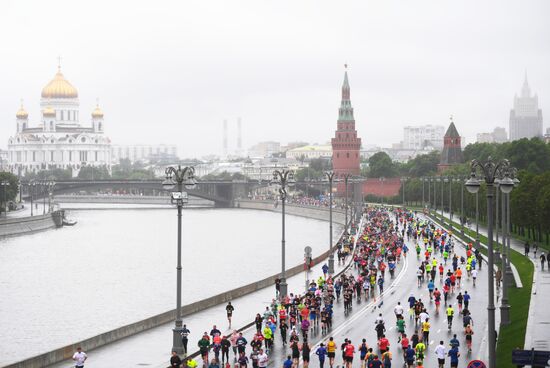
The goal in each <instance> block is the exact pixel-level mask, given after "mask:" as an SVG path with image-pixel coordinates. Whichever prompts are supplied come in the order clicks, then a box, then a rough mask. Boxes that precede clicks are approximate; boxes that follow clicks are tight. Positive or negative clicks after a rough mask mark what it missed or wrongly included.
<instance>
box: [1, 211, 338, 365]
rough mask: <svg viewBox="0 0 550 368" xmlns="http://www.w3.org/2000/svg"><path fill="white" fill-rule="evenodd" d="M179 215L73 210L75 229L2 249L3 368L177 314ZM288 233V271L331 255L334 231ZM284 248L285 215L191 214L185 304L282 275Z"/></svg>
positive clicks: (297, 225)
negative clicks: (309, 251)
mask: <svg viewBox="0 0 550 368" xmlns="http://www.w3.org/2000/svg"><path fill="white" fill-rule="evenodd" d="M78 206H79V207H83V205H82V204H79V205H78ZM176 215H177V211H176V210H175V209H173V208H166V209H159V208H156V209H155V208H150V209H149V208H133V209H120V208H117V207H115V206H113V208H111V209H103V210H100V209H92V210H72V211H70V217H71V218H74V219H76V220H77V221H78V224H77V225H76V226H73V227H64V228H61V229H55V230H48V231H44V232H40V233H37V234H32V235H25V236H21V237H16V238H11V239H5V240H1V241H0V265H1V266H0V341H2V343H1V344H0V366H3V365H5V364H8V363H10V362H14V361H19V360H22V359H24V358H26V357H30V356H34V355H37V354H40V353H42V352H46V351H49V350H52V349H55V348H58V347H61V346H64V345H66V344H69V343H72V342H76V341H79V340H82V339H84V338H87V337H90V336H93V335H96V334H99V333H102V332H105V331H108V330H110V329H113V328H116V327H119V326H122V325H125V324H128V323H131V322H135V321H138V320H140V319H143V318H146V317H149V316H152V315H154V314H158V313H161V312H165V311H167V310H170V309H173V308H175V303H176V297H175V290H176V252H177V242H176V240H177V217H176ZM339 231H341V229H340V227H339V226H335V234H336V233H338V232H339ZM286 233H287V236H286V238H287V242H286V248H287V249H286V254H287V267H291V266H294V265H296V264H298V263H300V262H302V261H303V251H304V247H305V246H306V245H309V246H311V247H312V248H313V253H314V255H317V254H320V253H321V252H323V251H325V250H326V249H327V247H328V223H327V222H323V221H317V220H312V219H306V218H302V217H296V216H290V215H287V230H286ZM335 238H336V235H335ZM280 244H281V215H280V214H278V213H271V212H267V211H253V210H242V209H213V208H193V209H191V208H190V209H185V210H184V212H183V304H187V303H190V302H193V301H196V300H200V299H203V298H205V297H208V296H211V295H215V294H217V293H220V292H222V291H225V290H227V289H231V288H235V287H238V286H241V285H244V284H246V283H249V282H253V281H256V280H258V279H261V278H263V277H267V276H269V275H272V274H275V273H277V272H279V271H280V267H281V245H280Z"/></svg>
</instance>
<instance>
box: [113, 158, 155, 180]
mask: <svg viewBox="0 0 550 368" xmlns="http://www.w3.org/2000/svg"><path fill="white" fill-rule="evenodd" d="M112 178H113V179H129V180H147V179H154V178H155V173H154V172H153V171H152V170H149V169H147V168H145V166H144V165H143V164H142V163H141V162H136V163H133V164H132V162H131V161H130V160H129V159H121V160H120V161H119V163H118V165H115V166H113V168H112Z"/></svg>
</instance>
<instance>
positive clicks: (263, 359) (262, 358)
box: [258, 349, 269, 368]
mask: <svg viewBox="0 0 550 368" xmlns="http://www.w3.org/2000/svg"><path fill="white" fill-rule="evenodd" d="M268 362H269V357H268V356H267V354H266V353H264V349H260V354H258V367H259V368H266V367H267V363H268Z"/></svg>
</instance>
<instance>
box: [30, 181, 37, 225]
mask: <svg viewBox="0 0 550 368" xmlns="http://www.w3.org/2000/svg"><path fill="white" fill-rule="evenodd" d="M36 184H37V183H36V182H35V181H34V180H32V179H31V180H30V181H29V184H28V185H29V194H30V195H31V216H34V206H33V203H32V200H33V196H34V187H35V186H36Z"/></svg>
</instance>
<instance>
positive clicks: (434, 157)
mask: <svg viewBox="0 0 550 368" xmlns="http://www.w3.org/2000/svg"><path fill="white" fill-rule="evenodd" d="M440 155H441V154H440V153H439V151H433V152H430V153H428V154H425V155H418V156H416V157H415V158H413V159H412V160H409V161H408V162H407V163H406V164H404V165H403V167H402V169H401V173H402V174H403V175H406V176H413V177H421V176H426V175H433V174H435V173H436V172H437V164H439V161H440Z"/></svg>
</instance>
